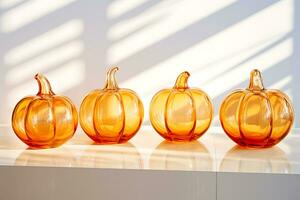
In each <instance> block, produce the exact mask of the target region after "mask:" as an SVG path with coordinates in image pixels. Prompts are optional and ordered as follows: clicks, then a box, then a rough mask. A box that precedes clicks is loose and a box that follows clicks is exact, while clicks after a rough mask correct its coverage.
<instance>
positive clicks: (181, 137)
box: [150, 72, 213, 141]
mask: <svg viewBox="0 0 300 200" xmlns="http://www.w3.org/2000/svg"><path fill="white" fill-rule="evenodd" d="M189 76H190V74H189V73H188V72H182V73H181V74H180V75H179V76H178V78H177V80H176V83H175V86H174V87H173V88H172V89H164V90H161V91H159V92H158V93H156V94H155V95H154V97H153V98H152V101H151V104H150V121H151V124H152V126H153V127H154V129H155V130H156V131H157V132H158V133H159V134H160V135H161V136H162V137H164V138H165V139H166V140H170V141H190V140H195V139H198V138H199V137H200V136H201V135H203V134H204V133H205V131H206V130H207V129H208V128H209V126H210V123H211V120H212V116H213V108H212V103H211V100H210V98H209V97H208V95H207V94H206V93H205V92H203V91H202V90H200V89H198V88H189V87H188V84H187V80H188V78H189Z"/></svg>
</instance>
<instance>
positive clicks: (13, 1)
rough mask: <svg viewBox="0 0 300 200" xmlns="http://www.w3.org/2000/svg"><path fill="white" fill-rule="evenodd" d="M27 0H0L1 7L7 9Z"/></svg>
mask: <svg viewBox="0 0 300 200" xmlns="http://www.w3.org/2000/svg"><path fill="white" fill-rule="evenodd" d="M24 1H25V0H1V1H0V8H2V9H6V8H9V7H12V6H15V5H17V4H19V3H22V2H24Z"/></svg>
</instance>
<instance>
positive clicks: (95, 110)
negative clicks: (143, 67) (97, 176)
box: [79, 67, 144, 144]
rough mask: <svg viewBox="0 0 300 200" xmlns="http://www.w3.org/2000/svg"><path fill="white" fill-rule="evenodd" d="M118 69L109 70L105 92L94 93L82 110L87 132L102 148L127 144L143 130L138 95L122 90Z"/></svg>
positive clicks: (80, 114) (81, 117) (92, 92)
mask: <svg viewBox="0 0 300 200" xmlns="http://www.w3.org/2000/svg"><path fill="white" fill-rule="evenodd" d="M117 71H118V67H113V68H111V69H109V70H108V72H107V75H106V83H105V86H104V88H103V89H96V90H94V91H91V92H90V93H89V94H88V95H87V96H86V97H85V98H84V100H83V101H82V103H81V106H80V112H79V117H80V124H81V127H82V128H83V130H84V132H85V133H86V134H87V135H88V136H89V137H90V138H91V139H92V140H94V141H95V142H97V143H100V144H113V143H123V142H126V141H128V140H130V139H131V138H132V137H133V136H134V135H135V134H136V133H137V131H138V130H139V128H140V127H141V124H142V121H143V117H144V107H143V104H142V102H141V100H140V98H139V97H138V95H137V94H136V93H135V92H134V91H132V90H130V89H123V88H119V86H118V84H117V81H116V78H115V74H116V72H117Z"/></svg>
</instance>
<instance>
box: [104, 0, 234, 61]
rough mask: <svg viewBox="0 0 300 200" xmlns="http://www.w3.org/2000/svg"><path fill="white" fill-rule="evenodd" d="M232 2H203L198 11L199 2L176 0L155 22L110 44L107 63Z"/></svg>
mask: <svg viewBox="0 0 300 200" xmlns="http://www.w3.org/2000/svg"><path fill="white" fill-rule="evenodd" d="M233 2H234V0H231V1H228V0H227V1H224V0H222V1H218V2H216V3H214V4H205V6H204V5H203V7H202V9H201V12H199V6H201V5H199V2H198V5H197V6H195V5H194V4H193V3H192V1H191V0H189V1H181V2H178V3H176V4H174V5H173V6H170V7H168V8H169V9H168V11H166V16H164V17H162V18H161V19H160V20H159V21H158V22H157V23H155V24H153V25H149V26H147V27H145V28H144V29H143V30H141V31H138V32H135V33H133V34H132V35H130V36H128V37H127V38H125V39H123V40H121V41H120V42H117V43H116V44H114V45H112V46H111V47H110V48H109V49H108V51H107V59H108V63H118V62H120V61H121V60H123V59H125V58H127V57H129V56H131V55H133V54H135V53H137V52H139V51H141V50H143V49H144V48H146V47H148V46H150V45H152V44H155V43H157V42H159V41H160V40H162V39H164V38H167V37H168V36H170V35H171V34H173V33H175V32H177V31H179V30H181V29H184V28H185V27H187V26H189V25H191V24H193V23H195V22H196V21H198V20H200V19H201V18H204V17H206V16H208V15H209V14H211V13H214V12H217V11H218V10H221V9H222V8H224V7H226V6H228V5H229V4H231V3H233ZM204 8H205V9H204ZM186 10H189V12H186ZM112 34H113V35H115V34H114V33H112ZM133 44H134V45H133Z"/></svg>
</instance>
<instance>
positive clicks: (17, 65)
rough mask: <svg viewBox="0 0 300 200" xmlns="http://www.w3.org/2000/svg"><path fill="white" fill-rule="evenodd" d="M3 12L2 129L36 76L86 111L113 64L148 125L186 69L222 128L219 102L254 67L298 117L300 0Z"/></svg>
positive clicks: (47, 0) (69, 2)
mask: <svg viewBox="0 0 300 200" xmlns="http://www.w3.org/2000/svg"><path fill="white" fill-rule="evenodd" d="M0 9H1V21H0V31H1V32H0V66H1V68H0V79H1V84H0V98H1V104H0V122H1V123H9V122H10V116H11V112H12V109H13V107H14V105H15V104H16V103H17V101H18V100H19V99H20V98H22V97H23V96H26V95H28V94H35V93H36V92H37V84H36V82H35V80H34V79H33V76H34V74H35V73H37V72H43V73H45V74H46V75H47V76H48V77H49V79H50V81H51V82H52V86H53V88H54V90H55V92H56V93H61V94H64V95H67V96H69V97H71V98H72V99H73V100H74V101H75V102H76V104H77V105H78V106H79V105H80V102H81V100H82V98H83V96H84V95H85V94H86V93H87V92H88V91H90V90H92V89H94V88H99V87H102V86H103V84H104V76H105V71H106V70H107V67H109V66H111V65H118V66H119V67H120V71H119V72H118V80H119V82H120V83H119V85H120V86H122V87H129V88H131V89H133V90H136V91H137V92H138V93H139V95H140V97H141V98H142V100H143V102H144V106H145V110H146V112H145V123H149V122H148V106H149V101H150V100H151V97H152V96H153V94H154V93H155V92H156V91H158V90H160V89H162V88H164V87H172V85H173V83H174V81H175V79H176V77H177V75H178V74H179V73H180V72H181V71H184V70H188V71H190V72H191V74H192V76H191V77H190V82H189V83H190V86H194V87H200V88H202V89H203V90H205V91H206V92H207V93H208V94H210V96H211V98H213V101H214V106H215V115H216V118H215V121H214V124H215V125H218V124H219V122H218V117H217V116H218V110H219V106H220V102H221V101H222V99H223V98H224V96H225V95H226V94H228V92H229V91H231V90H233V89H236V88H245V87H246V86H247V85H248V83H247V82H248V76H249V72H250V70H251V69H252V68H258V69H260V70H262V72H263V76H264V81H265V86H267V87H270V88H278V89H282V90H283V91H285V92H287V93H288V95H289V96H290V97H291V99H292V100H293V102H294V107H295V111H296V113H300V103H299V98H300V95H299V89H300V86H299V85H300V80H299V79H298V77H297V75H300V69H299V67H297V66H298V65H299V64H300V57H297V54H299V53H300V28H299V26H300V14H299V13H300V3H299V1H298V2H297V1H292V0H281V1H278V0H264V1H259V0H255V1H245V0H242V1H234V0H218V1H208V0H207V1H204V0H203V1H198V0H185V1H183V0H179V1H178V0H165V1H158V0H114V1H109V0H105V1H104V0H101V1H96V0H89V1H83V0H1V1H0ZM299 125H300V123H299V118H298V119H296V126H298V127H299Z"/></svg>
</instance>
